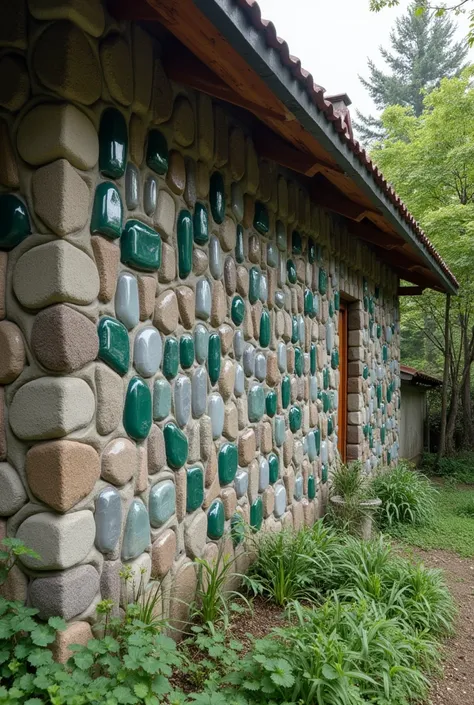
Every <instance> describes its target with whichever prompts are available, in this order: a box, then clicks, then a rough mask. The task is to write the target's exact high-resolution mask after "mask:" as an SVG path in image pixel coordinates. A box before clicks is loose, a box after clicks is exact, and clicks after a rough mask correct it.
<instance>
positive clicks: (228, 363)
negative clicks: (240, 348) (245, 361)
mask: <svg viewBox="0 0 474 705" xmlns="http://www.w3.org/2000/svg"><path fill="white" fill-rule="evenodd" d="M234 382H235V367H234V363H233V361H232V360H224V362H223V363H222V364H221V373H220V376H219V392H220V394H221V396H222V397H223V399H224V401H227V400H228V399H229V397H230V396H231V394H232V393H233V391H234Z"/></svg>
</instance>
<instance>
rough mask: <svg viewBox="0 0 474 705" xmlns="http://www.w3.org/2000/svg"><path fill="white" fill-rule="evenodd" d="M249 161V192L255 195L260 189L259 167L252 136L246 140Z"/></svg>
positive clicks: (247, 159)
mask: <svg viewBox="0 0 474 705" xmlns="http://www.w3.org/2000/svg"><path fill="white" fill-rule="evenodd" d="M245 147H246V162H247V189H246V190H247V193H248V194H250V195H252V196H255V194H256V193H257V191H258V183H259V178H260V177H259V169H258V158H257V153H256V151H255V147H254V145H253V142H252V140H251V138H250V137H247V139H246V140H245Z"/></svg>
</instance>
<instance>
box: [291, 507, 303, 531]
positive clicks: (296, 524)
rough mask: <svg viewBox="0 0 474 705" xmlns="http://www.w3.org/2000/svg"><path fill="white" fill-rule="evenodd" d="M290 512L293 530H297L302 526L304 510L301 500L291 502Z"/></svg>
mask: <svg viewBox="0 0 474 705" xmlns="http://www.w3.org/2000/svg"><path fill="white" fill-rule="evenodd" d="M291 513H292V514H293V528H294V530H295V531H299V530H300V529H302V528H303V526H304V511H303V505H302V504H301V502H293V505H292V507H291Z"/></svg>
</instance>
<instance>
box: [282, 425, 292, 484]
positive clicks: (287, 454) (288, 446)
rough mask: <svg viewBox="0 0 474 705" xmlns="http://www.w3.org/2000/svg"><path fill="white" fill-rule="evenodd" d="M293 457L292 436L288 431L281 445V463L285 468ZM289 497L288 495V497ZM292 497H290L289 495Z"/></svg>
mask: <svg viewBox="0 0 474 705" xmlns="http://www.w3.org/2000/svg"><path fill="white" fill-rule="evenodd" d="M292 457H293V434H292V433H291V431H290V430H287V432H286V434H285V441H284V443H283V463H284V465H285V467H288V466H289V464H290V463H291V459H292ZM288 496H290V495H288ZM291 496H292V495H291Z"/></svg>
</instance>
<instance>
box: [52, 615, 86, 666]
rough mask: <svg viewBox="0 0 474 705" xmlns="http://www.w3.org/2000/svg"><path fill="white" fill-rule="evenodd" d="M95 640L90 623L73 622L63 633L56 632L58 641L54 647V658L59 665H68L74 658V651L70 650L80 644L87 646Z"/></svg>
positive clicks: (56, 640)
mask: <svg viewBox="0 0 474 705" xmlns="http://www.w3.org/2000/svg"><path fill="white" fill-rule="evenodd" d="M93 638H94V635H93V634H92V629H91V627H90V624H89V623H88V622H72V623H71V624H68V626H67V627H66V629H65V630H64V631H62V632H56V639H55V641H54V644H53V646H52V652H53V658H54V660H55V661H57V662H58V663H66V661H68V660H69V659H70V658H71V657H72V656H73V653H74V652H73V651H71V649H70V648H69V647H70V646H74V645H76V644H79V645H80V646H87V644H88V642H89V641H90V640H91V639H93Z"/></svg>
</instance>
